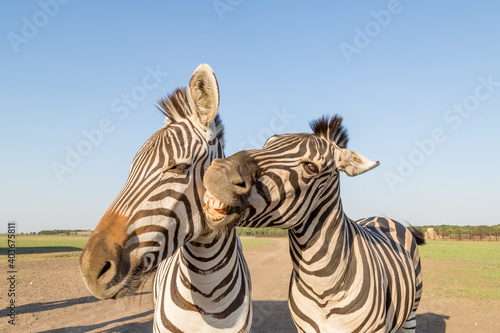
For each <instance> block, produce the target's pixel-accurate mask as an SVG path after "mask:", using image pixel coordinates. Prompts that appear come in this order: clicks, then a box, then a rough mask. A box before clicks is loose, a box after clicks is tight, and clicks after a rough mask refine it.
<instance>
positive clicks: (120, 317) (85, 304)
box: [0, 239, 500, 333]
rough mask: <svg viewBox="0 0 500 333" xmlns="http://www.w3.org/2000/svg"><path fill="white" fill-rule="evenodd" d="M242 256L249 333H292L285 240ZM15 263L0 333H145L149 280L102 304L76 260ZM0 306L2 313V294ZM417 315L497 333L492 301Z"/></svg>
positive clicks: (428, 305)
mask: <svg viewBox="0 0 500 333" xmlns="http://www.w3.org/2000/svg"><path fill="white" fill-rule="evenodd" d="M244 252H245V257H246V259H247V262H248V265H249V267H250V270H251V275H252V284H253V292H252V297H253V300H254V320H253V326H252V332H296V330H295V326H294V325H293V322H292V320H291V317H290V314H289V310H288V304H287V301H286V299H287V292H288V281H289V276H290V270H291V262H290V259H289V256H288V243H287V240H285V239H276V240H274V241H273V242H272V243H270V244H266V245H262V246H254V247H250V248H246V249H245V251H244ZM52 257H53V256H52ZM42 259H43V258H42ZM18 262H19V273H18V284H17V290H18V295H17V302H18V307H17V310H18V313H19V314H20V315H19V317H18V319H19V325H16V326H15V327H12V326H11V325H9V324H8V323H7V318H6V317H5V315H6V311H5V310H2V311H1V312H0V314H1V316H0V319H1V322H0V331H1V332H4V331H6V332H23V333H25V332H72V333H73V332H150V331H151V327H152V318H153V311H152V309H153V301H152V293H151V280H149V281H148V282H146V283H145V284H144V286H143V287H142V288H141V290H140V291H139V292H138V293H137V294H136V295H133V296H130V297H126V298H124V299H120V300H105V301H103V300H98V299H96V298H94V297H93V296H91V295H90V293H89V292H88V291H87V289H86V288H85V286H84V285H83V282H82V280H81V277H80V274H79V270H78V257H76V256H73V257H69V258H68V257H67V256H66V257H65V256H61V257H60V258H52V259H48V257H47V260H38V261H32V262H29V263H25V264H23V262H22V258H21V257H20V258H19V261H18ZM426 283H432V281H427V282H426ZM424 290H425V286H424ZM424 292H425V291H424ZM0 302H1V307H2V309H5V307H6V305H7V298H6V293H5V292H3V293H2V294H1V295H0ZM419 313H420V315H419V316H418V318H417V320H418V329H417V332H431V333H442V332H478V333H479V332H481V333H484V332H499V327H500V326H499V323H500V304H499V302H497V301H484V300H478V301H470V300H456V299H429V298H425V294H424V298H423V300H422V303H421V306H420V309H419Z"/></svg>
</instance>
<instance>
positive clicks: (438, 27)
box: [0, 0, 500, 232]
mask: <svg viewBox="0 0 500 333" xmlns="http://www.w3.org/2000/svg"><path fill="white" fill-rule="evenodd" d="M0 8H1V10H0V29H1V38H0V47H1V52H0V63H1V64H2V66H1V67H0V73H1V79H0V82H1V86H0V87H1V89H0V110H1V122H0V135H1V137H0V145H1V152H2V156H3V157H2V162H3V163H1V164H0V174H1V175H2V176H1V178H0V185H1V189H2V190H1V191H0V221H3V222H2V223H4V225H5V227H4V229H5V230H6V228H7V221H9V220H15V221H17V222H18V231H19V232H29V231H39V230H42V229H54V228H64V229H68V228H71V229H73V228H91V229H93V228H94V227H95V226H96V225H97V223H98V221H99V219H100V218H101V216H102V215H103V214H104V212H105V211H106V209H107V208H108V206H109V205H110V203H111V202H112V201H113V200H114V198H115V197H116V195H117V194H118V192H119V191H120V189H121V187H122V186H123V184H124V183H125V180H126V178H127V175H128V169H129V167H130V164H131V162H132V159H133V157H134V155H135V153H136V151H137V150H138V149H139V148H140V146H141V145H142V144H143V143H144V142H145V141H146V140H147V138H148V137H150V136H151V135H152V134H153V133H154V132H155V131H156V130H158V129H159V128H160V127H161V126H162V123H163V119H162V116H161V114H160V113H159V112H158V111H157V110H156V108H155V102H156V100H158V99H159V98H161V97H162V96H165V95H166V94H168V93H169V92H171V91H172V90H173V89H174V88H175V87H177V86H185V85H187V84H188V82H189V79H190V76H191V74H192V72H193V71H194V69H195V68H196V67H197V66H198V65H199V64H200V63H208V64H210V66H211V67H212V68H213V69H214V71H215V73H216V75H217V78H218V81H219V87H220V94H221V104H220V109H219V110H220V111H219V112H220V114H221V116H222V119H223V122H224V124H225V126H226V141H227V153H228V154H231V153H234V152H236V151H238V150H239V149H247V148H260V147H261V146H262V144H263V143H264V140H265V139H266V138H267V137H268V136H270V135H271V134H274V133H294V132H308V131H309V127H308V123H309V121H311V120H313V119H315V118H317V117H319V116H321V115H323V114H335V113H339V114H341V115H342V116H343V117H344V120H345V125H346V127H347V128H348V130H349V133H350V138H351V140H350V144H349V148H350V149H352V150H354V151H356V152H359V153H361V154H363V155H365V156H367V157H370V158H371V159H374V160H379V161H380V162H381V165H380V166H379V167H378V168H376V169H374V170H372V171H370V172H368V173H366V174H364V175H361V176H358V177H355V178H348V177H343V178H342V197H343V202H344V207H345V210H346V212H347V213H348V215H349V216H350V217H352V218H354V219H358V218H361V217H364V216H372V215H383V216H389V217H392V218H395V219H398V220H400V221H408V222H410V223H412V224H414V225H425V224H471V225H478V224H498V223H500V218H498V214H497V211H496V210H497V209H496V206H497V205H498V203H499V202H500V194H499V190H498V189H499V187H500V176H499V174H498V171H499V167H498V166H499V165H500V157H499V154H498V148H497V145H498V144H499V143H500V131H499V130H498V127H499V125H500V115H499V114H500V112H499V111H500V62H499V60H498V59H499V54H500V34H499V33H498V32H499V31H500V20H498V12H499V10H500V4H499V3H498V2H495V1H480V2H475V3H471V2H468V1H441V2H439V3H430V2H424V1H409V0H402V1H394V0H392V1H370V2H367V1H366V2H362V1H335V2H333V1H314V2H308V1H273V2H264V1H238V0H231V1H229V0H221V1H196V2H194V1H189V2H188V1H148V2H135V1H134V2H133V1H106V2H97V1H67V0H65V1H63V0H60V1H59V2H58V1H56V0H41V1H23V2H19V1H9V2H3V3H2V4H1V5H0ZM96 129H99V133H101V134H98V133H97V132H96V131H97V130H96ZM96 133H97V134H96ZM89 137H90V138H91V139H92V140H91V139H89ZM91 141H93V142H91ZM78 150H79V151H80V152H83V153H84V154H82V155H85V156H80V158H76V157H74V156H73V157H72V158H70V164H71V166H69V164H68V163H67V161H66V159H67V158H68V154H69V155H71V153H70V152H71V151H78ZM54 165H59V166H60V165H66V169H64V172H62V173H61V172H59V173H58V172H55V171H54ZM68 170H69V171H68ZM3 232H5V231H3Z"/></svg>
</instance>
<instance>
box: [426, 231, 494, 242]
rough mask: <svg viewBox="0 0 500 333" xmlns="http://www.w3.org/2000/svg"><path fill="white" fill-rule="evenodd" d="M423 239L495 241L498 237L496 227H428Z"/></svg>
mask: <svg viewBox="0 0 500 333" xmlns="http://www.w3.org/2000/svg"><path fill="white" fill-rule="evenodd" d="M424 236H425V239H433V240H457V241H496V242H498V239H499V231H498V230H496V229H490V228H487V229H482V228H481V229H479V230H462V229H457V230H455V231H453V232H450V231H437V232H436V231H434V228H428V229H427V231H426V232H425V233H424Z"/></svg>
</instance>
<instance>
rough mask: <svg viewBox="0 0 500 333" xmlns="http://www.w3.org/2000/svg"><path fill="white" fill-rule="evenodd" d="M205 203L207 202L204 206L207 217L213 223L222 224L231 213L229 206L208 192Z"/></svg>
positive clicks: (204, 199)
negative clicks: (229, 212) (228, 213)
mask: <svg viewBox="0 0 500 333" xmlns="http://www.w3.org/2000/svg"><path fill="white" fill-rule="evenodd" d="M203 201H204V202H205V205H204V206H203V211H204V212H205V216H206V217H207V218H208V219H209V220H210V221H212V222H222V221H223V220H224V218H225V217H226V214H227V212H228V211H229V206H227V205H225V204H224V203H223V202H222V201H220V200H219V199H218V198H216V197H215V196H213V195H212V194H211V193H210V192H208V191H206V192H205V196H204V198H203Z"/></svg>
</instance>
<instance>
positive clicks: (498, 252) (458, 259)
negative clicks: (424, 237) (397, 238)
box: [419, 241, 500, 300]
mask: <svg viewBox="0 0 500 333" xmlns="http://www.w3.org/2000/svg"><path fill="white" fill-rule="evenodd" d="M419 250H420V256H421V258H422V269H423V276H424V293H425V295H429V296H436V297H442V298H475V299H478V298H479V299H480V298H487V299H496V300H500V242H488V241H483V242H470V241H462V242H459V241H428V242H427V244H426V245H425V246H421V247H419Z"/></svg>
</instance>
